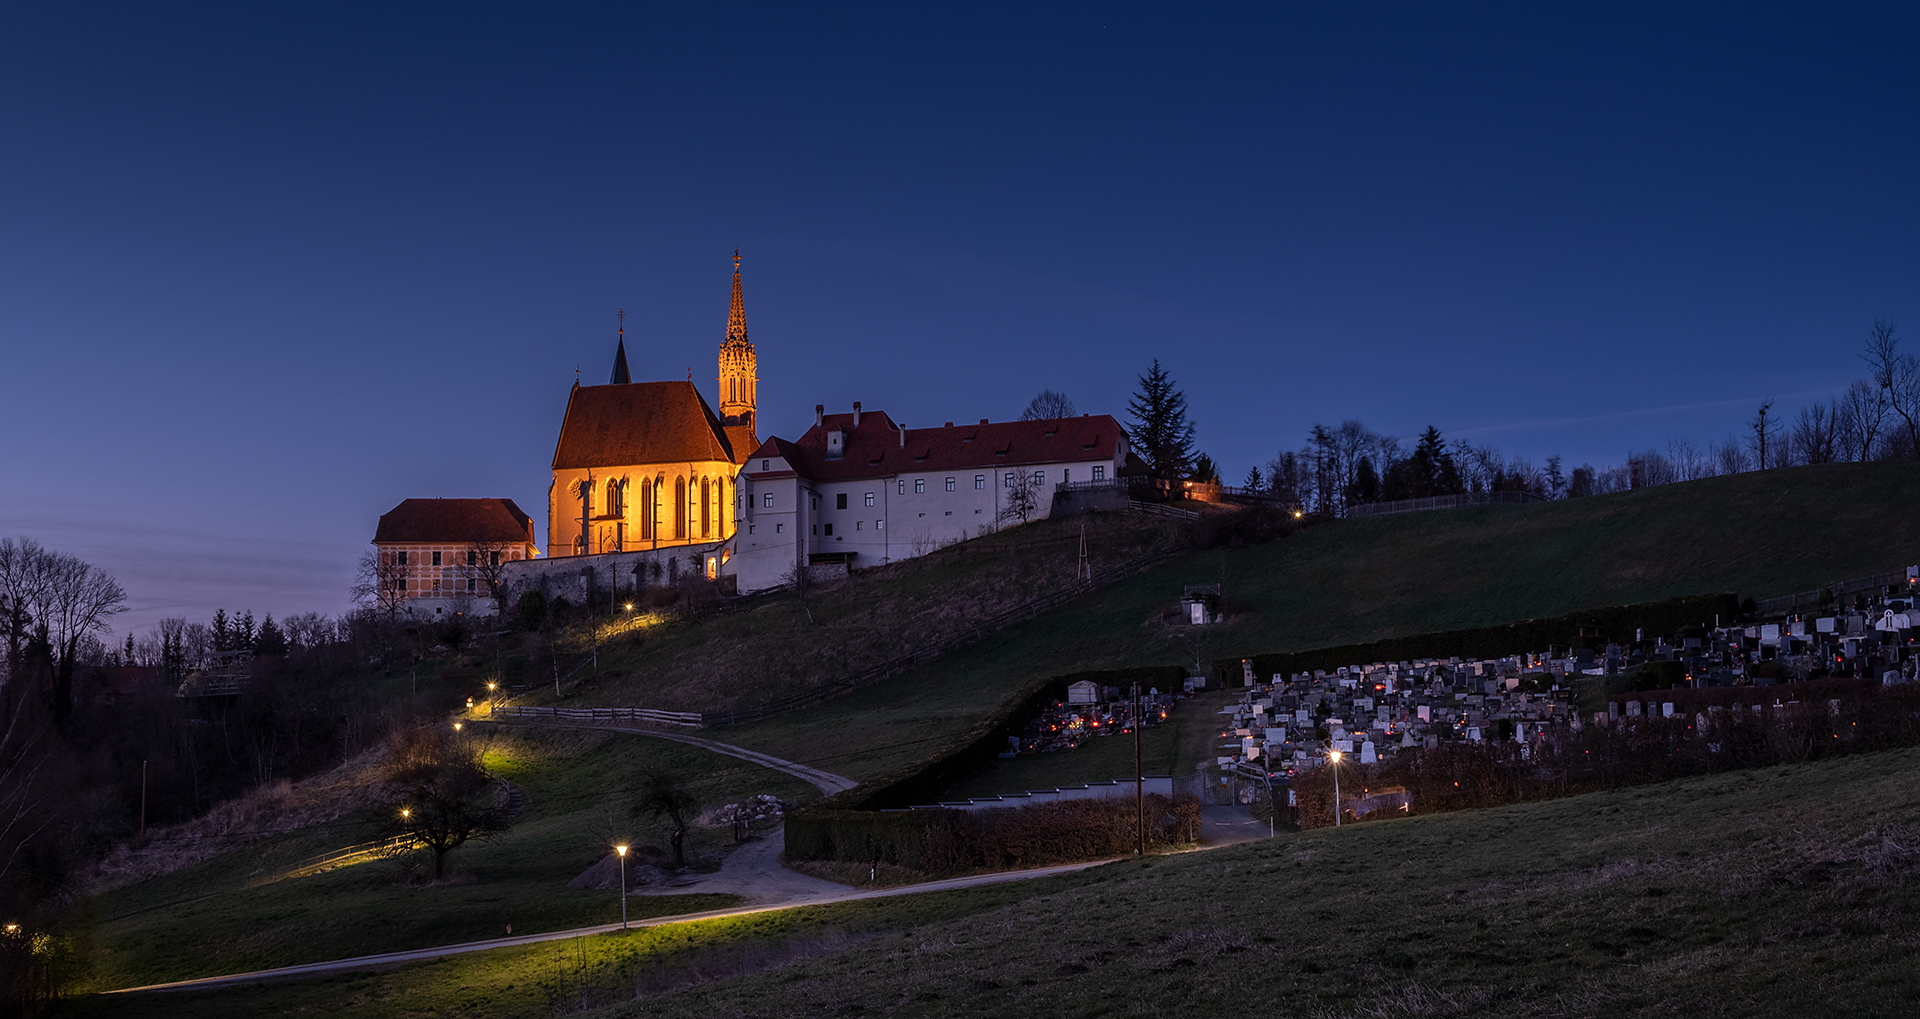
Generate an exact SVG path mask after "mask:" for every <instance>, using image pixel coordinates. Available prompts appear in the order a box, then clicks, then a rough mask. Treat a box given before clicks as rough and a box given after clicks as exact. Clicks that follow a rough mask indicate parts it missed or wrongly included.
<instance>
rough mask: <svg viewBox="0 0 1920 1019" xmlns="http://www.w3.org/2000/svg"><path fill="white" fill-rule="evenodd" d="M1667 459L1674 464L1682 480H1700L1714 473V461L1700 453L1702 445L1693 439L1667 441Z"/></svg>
mask: <svg viewBox="0 0 1920 1019" xmlns="http://www.w3.org/2000/svg"><path fill="white" fill-rule="evenodd" d="M1667 460H1668V462H1670V463H1672V464H1673V469H1674V471H1675V472H1676V473H1677V474H1678V475H1679V477H1680V480H1681V481H1698V480H1699V479H1701V478H1706V477H1711V476H1712V475H1713V463H1712V461H1710V460H1708V459H1707V458H1706V457H1704V456H1702V455H1701V454H1700V447H1699V446H1697V445H1695V444H1694V442H1693V440H1692V439H1675V440H1673V441H1672V442H1669V443H1667Z"/></svg>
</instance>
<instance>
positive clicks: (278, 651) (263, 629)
mask: <svg viewBox="0 0 1920 1019" xmlns="http://www.w3.org/2000/svg"><path fill="white" fill-rule="evenodd" d="M253 651H254V653H255V654H261V655H284V654H286V653H287V635H286V634H285V633H282V632H281V630H280V625H279V624H278V623H275V622H274V621H273V613H271V612H269V613H267V618H266V619H265V620H264V621H263V622H261V624H260V633H259V635H258V636H256V637H254V639H253Z"/></svg>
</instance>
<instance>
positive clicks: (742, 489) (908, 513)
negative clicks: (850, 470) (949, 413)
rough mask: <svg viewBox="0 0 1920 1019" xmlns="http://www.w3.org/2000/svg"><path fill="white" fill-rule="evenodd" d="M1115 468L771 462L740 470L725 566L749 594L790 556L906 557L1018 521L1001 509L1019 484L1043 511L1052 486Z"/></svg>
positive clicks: (1042, 514) (1039, 514)
mask: <svg viewBox="0 0 1920 1019" xmlns="http://www.w3.org/2000/svg"><path fill="white" fill-rule="evenodd" d="M760 463H761V460H758V459H756V460H752V461H750V462H749V464H748V467H749V468H758V467H759V466H760ZM1115 474H1116V467H1115V465H1114V464H1113V463H1112V462H1110V461H1084V462H1077V463H1051V464H1006V465H1002V466H999V467H996V468H993V469H987V468H967V469H953V470H939V471H928V472H925V473H909V474H897V475H887V476H884V477H874V478H862V479H856V480H837V481H824V482H815V481H811V480H808V479H806V478H802V477H799V476H797V475H796V474H794V473H793V472H792V470H791V469H790V468H789V467H788V465H787V464H786V462H785V461H784V460H775V461H769V462H768V469H767V470H765V471H760V470H743V471H742V472H741V474H740V478H739V484H738V503H737V504H736V508H735V512H736V513H737V514H738V517H739V521H740V530H739V532H738V533H737V534H736V535H735V537H734V540H733V542H732V543H731V544H732V545H733V548H734V555H733V559H732V561H731V564H730V566H729V567H728V569H729V572H731V573H732V574H733V575H735V576H736V577H737V578H738V581H737V582H738V585H739V590H740V591H741V592H742V593H745V592H748V591H757V590H762V589H765V588H768V587H773V586H776V585H778V584H782V583H785V582H786V578H787V577H788V576H789V575H790V574H791V573H792V571H793V569H794V567H795V566H796V565H798V564H803V563H807V562H810V561H819V560H820V559H821V558H822V557H833V556H845V557H847V559H848V563H849V565H850V566H851V567H852V568H854V569H860V568H862V567H867V566H877V565H880V564H883V563H888V562H894V561H896V560H900V559H910V558H913V557H915V556H921V555H925V554H927V553H928V552H931V551H933V550H934V549H936V548H941V547H943V546H946V545H951V544H953V543H954V542H956V541H964V540H966V539H968V538H975V537H979V536H981V535H984V534H991V533H992V532H994V531H996V530H999V529H1000V528H1002V527H1007V526H1012V525H1015V524H1018V523H1020V521H1019V519H1018V518H1013V519H1003V517H1002V512H1001V511H1002V510H1004V509H1006V508H1007V507H1008V505H1009V502H1010V499H1009V496H1010V494H1011V493H1013V492H1014V491H1015V490H1016V485H1017V484H1020V483H1024V484H1025V485H1027V486H1028V487H1029V488H1030V489H1031V492H1032V501H1033V506H1032V509H1031V511H1030V513H1029V515H1028V519H1029V520H1043V519H1046V517H1047V515H1048V513H1049V511H1050V510H1051V509H1052V506H1053V495H1054V489H1055V487H1056V486H1057V485H1059V484H1062V483H1065V482H1073V481H1096V480H1109V479H1111V478H1113V477H1114V476H1115Z"/></svg>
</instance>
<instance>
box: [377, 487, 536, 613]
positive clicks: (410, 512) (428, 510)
mask: <svg viewBox="0 0 1920 1019" xmlns="http://www.w3.org/2000/svg"><path fill="white" fill-rule="evenodd" d="M373 546H374V549H375V554H376V555H378V556H379V564H380V565H379V569H378V572H377V575H376V577H375V578H374V582H375V583H376V584H377V585H378V586H379V587H380V588H382V589H383V593H382V597H383V598H386V599H392V600H393V601H395V602H396V603H397V604H398V606H399V607H400V610H401V612H402V613H403V614H406V615H416V616H417V615H440V614H444V613H449V612H451V613H456V614H465V615H488V614H491V613H492V612H493V610H494V600H493V596H494V592H493V588H492V587H491V586H490V585H489V584H488V582H487V578H488V577H489V576H498V575H499V574H498V573H497V572H496V571H491V570H489V569H487V568H485V567H486V566H489V565H493V564H496V563H501V562H517V561H519V560H522V559H532V558H533V557H534V556H535V555H537V554H538V551H537V549H538V548H539V546H538V545H537V544H536V543H535V542H534V535H533V518H532V517H529V516H527V515H526V514H525V513H523V512H521V511H520V507H518V506H516V505H514V502H513V500H512V499H408V500H406V501H405V502H402V503H401V504H400V505H398V506H395V507H394V508H393V509H391V510H388V511H387V512H386V513H383V514H381V516H380V526H379V527H378V528H377V529H376V530H375V531H374V535H373ZM481 556H485V557H487V559H489V560H491V561H492V562H490V563H487V564H483V563H481V561H480V557H481Z"/></svg>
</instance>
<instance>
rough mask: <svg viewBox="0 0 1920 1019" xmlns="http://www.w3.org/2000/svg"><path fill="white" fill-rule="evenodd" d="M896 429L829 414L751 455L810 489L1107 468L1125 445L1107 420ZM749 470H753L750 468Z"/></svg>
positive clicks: (888, 421) (879, 417) (876, 418)
mask: <svg viewBox="0 0 1920 1019" xmlns="http://www.w3.org/2000/svg"><path fill="white" fill-rule="evenodd" d="M836 428H837V429H839V430H841V431H842V432H844V433H845V438H844V440H843V442H844V444H845V449H844V452H843V453H842V455H841V456H840V457H838V458H837V459H831V460H830V459H828V458H827V433H828V432H830V431H833V430H834V429H836ZM904 431H905V434H906V442H905V443H904V444H902V442H901V441H900V439H901V432H902V429H901V428H900V427H899V426H898V425H896V424H894V423H893V419H892V418H890V417H888V416H887V413H886V411H880V410H870V411H865V412H863V413H862V414H861V415H860V426H859V427H858V428H856V427H854V424H853V415H852V414H828V415H826V416H825V417H824V418H823V419H822V420H821V422H820V423H819V424H816V425H814V426H813V427H812V428H809V429H807V431H806V434H804V435H802V436H800V438H798V439H795V440H793V441H792V442H788V441H787V440H785V439H778V438H773V439H768V440H767V441H766V442H764V443H762V444H761V446H760V449H759V450H757V451H756V452H755V453H754V454H753V455H754V456H756V457H774V456H780V457H785V458H786V459H787V462H788V463H789V464H791V465H792V466H793V468H794V469H795V470H796V471H798V472H799V473H800V474H801V475H802V476H804V477H808V478H812V479H814V480H816V481H837V480H852V479H856V478H873V477H883V476H888V475H894V474H910V473H914V472H925V473H931V472H935V471H946V470H977V469H980V468H995V467H1005V466H1011V465H1016V464H1044V463H1070V462H1077V461H1084V460H1112V459H1114V458H1115V456H1116V455H1117V454H1118V452H1119V450H1120V449H1121V448H1122V446H1121V443H1123V442H1124V441H1125V438H1124V436H1123V435H1122V433H1121V431H1120V423H1119V422H1118V421H1115V420H1114V419H1113V417H1112V416H1111V415H1108V414H1088V415H1085V416H1082V417H1074V418H1054V419H1051V420H1045V421H995V422H989V421H985V420H982V421H980V422H979V423H978V424H966V425H945V426H942V427H939V428H909V429H905V430H904ZM748 466H749V467H752V466H755V465H753V464H749V465H748Z"/></svg>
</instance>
